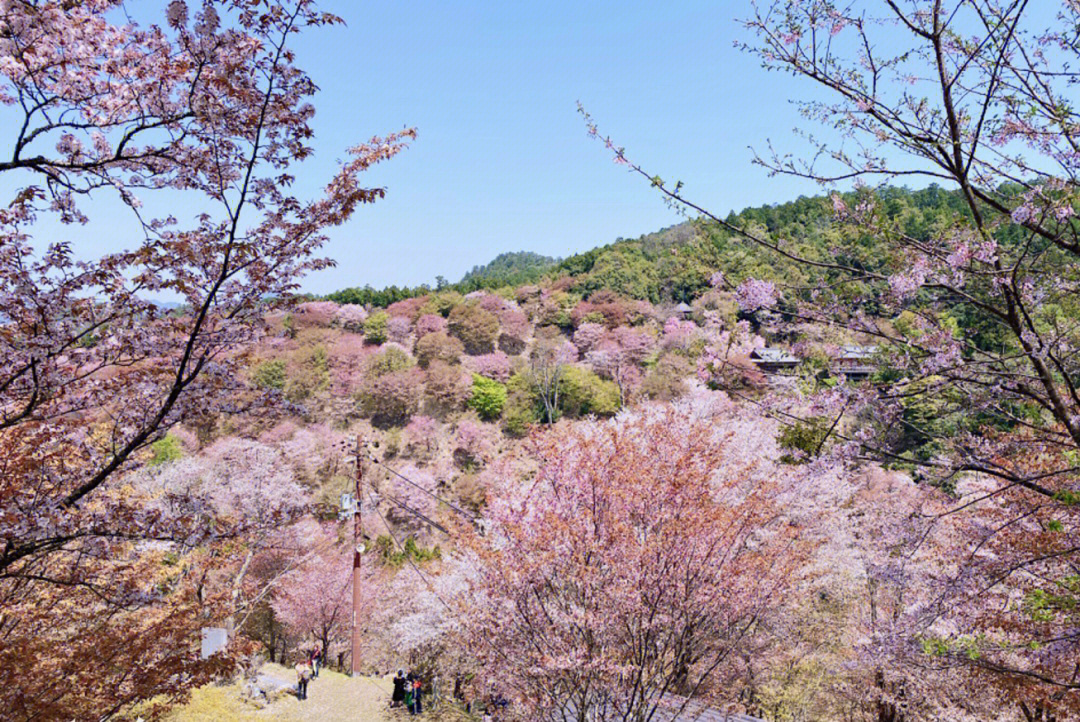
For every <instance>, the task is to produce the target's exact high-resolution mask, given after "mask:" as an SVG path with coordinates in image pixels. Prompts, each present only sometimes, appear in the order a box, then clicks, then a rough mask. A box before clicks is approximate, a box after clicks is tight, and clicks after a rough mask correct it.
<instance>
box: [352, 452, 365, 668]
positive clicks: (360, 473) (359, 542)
mask: <svg viewBox="0 0 1080 722" xmlns="http://www.w3.org/2000/svg"><path fill="white" fill-rule="evenodd" d="M363 443H364V440H363V439H362V438H360V437H359V436H357V437H356V503H355V507H354V508H355V511H354V512H353V565H352V675H353V676H354V677H355V676H357V675H358V674H360V646H361V643H362V641H363V640H362V637H363V635H362V633H361V629H360V612H361V609H360V607H361V605H362V604H363V600H362V594H361V589H362V585H363V578H362V576H361V573H360V557H361V555H362V554H363V552H364V527H363V522H362V521H361V517H360V507H361V503H362V502H361V501H360V500H361V499H363V498H364V497H363V483H364V454H363V448H364V447H363Z"/></svg>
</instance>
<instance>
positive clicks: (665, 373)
mask: <svg viewBox="0 0 1080 722" xmlns="http://www.w3.org/2000/svg"><path fill="white" fill-rule="evenodd" d="M692 373H694V369H693V367H692V366H691V365H690V362H689V361H687V360H686V358H684V357H682V356H677V355H674V354H667V355H666V356H663V357H662V358H661V359H660V360H659V361H658V362H657V363H656V366H655V367H653V369H652V370H651V371H650V372H649V374H648V375H647V376H646V377H645V381H644V382H642V384H641V391H642V393H644V394H645V395H646V396H648V397H649V398H650V399H653V400H655V401H671V400H672V399H677V398H679V397H680V396H682V395H683V394H684V393H686V378H687V377H688V376H690V375H691V374H692Z"/></svg>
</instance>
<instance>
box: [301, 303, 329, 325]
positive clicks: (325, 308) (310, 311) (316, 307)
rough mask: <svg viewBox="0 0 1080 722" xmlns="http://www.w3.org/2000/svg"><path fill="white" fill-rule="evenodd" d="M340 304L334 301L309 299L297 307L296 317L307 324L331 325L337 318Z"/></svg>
mask: <svg viewBox="0 0 1080 722" xmlns="http://www.w3.org/2000/svg"><path fill="white" fill-rule="evenodd" d="M337 315H338V305H337V304H336V303H334V302H333V301H308V302H306V303H301V304H300V305H299V306H297V307H296V318H297V320H298V321H300V322H301V323H303V324H304V325H306V326H330V325H332V324H333V323H334V321H335V320H336V319H337Z"/></svg>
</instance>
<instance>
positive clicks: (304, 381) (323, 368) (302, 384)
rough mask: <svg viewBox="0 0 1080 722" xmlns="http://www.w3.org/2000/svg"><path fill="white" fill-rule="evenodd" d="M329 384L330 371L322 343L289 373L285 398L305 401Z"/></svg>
mask: <svg viewBox="0 0 1080 722" xmlns="http://www.w3.org/2000/svg"><path fill="white" fill-rule="evenodd" d="M329 385H330V371H329V367H328V365H327V356H326V348H325V347H324V346H322V345H321V344H320V345H318V346H315V347H314V348H312V349H311V350H310V351H309V352H307V354H306V355H304V356H303V357H302V358H301V359H300V362H299V363H298V364H296V369H295V370H294V371H293V372H292V373H290V374H289V379H288V381H287V382H286V384H285V398H287V399H288V400H289V401H303V400H304V399H306V398H308V397H310V396H311V395H312V394H314V393H317V392H319V391H322V390H324V389H326V388H327V387H328V386H329Z"/></svg>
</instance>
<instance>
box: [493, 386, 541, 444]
mask: <svg viewBox="0 0 1080 722" xmlns="http://www.w3.org/2000/svg"><path fill="white" fill-rule="evenodd" d="M543 415H544V407H543V404H542V402H541V401H540V396H539V394H537V393H536V391H535V388H534V386H533V384H532V381H531V380H530V379H529V376H528V375H527V374H525V373H517V374H514V375H513V376H511V377H510V380H509V381H507V382H506V404H505V405H504V406H503V414H502V418H503V429H505V431H506V433H508V434H510V435H511V436H524V435H525V434H527V433H528V432H529V429H530V428H531V427H532V426H533V424H537V423H539V422H540V421H541V419H543Z"/></svg>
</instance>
